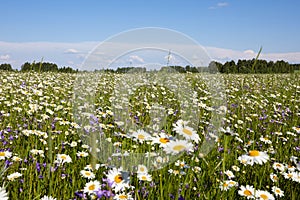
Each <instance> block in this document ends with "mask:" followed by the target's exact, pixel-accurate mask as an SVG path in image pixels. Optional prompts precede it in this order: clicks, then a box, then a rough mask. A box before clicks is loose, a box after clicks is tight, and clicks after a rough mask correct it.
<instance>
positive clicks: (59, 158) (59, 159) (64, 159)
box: [55, 154, 72, 164]
mask: <svg viewBox="0 0 300 200" xmlns="http://www.w3.org/2000/svg"><path fill="white" fill-rule="evenodd" d="M71 162H72V158H71V157H70V156H69V155H66V154H57V155H56V161H55V163H58V164H64V163H71Z"/></svg>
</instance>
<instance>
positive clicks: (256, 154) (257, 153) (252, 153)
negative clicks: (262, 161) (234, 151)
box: [249, 150, 259, 157]
mask: <svg viewBox="0 0 300 200" xmlns="http://www.w3.org/2000/svg"><path fill="white" fill-rule="evenodd" d="M249 155H250V156H251V157H256V156H259V151H257V150H253V151H249Z"/></svg>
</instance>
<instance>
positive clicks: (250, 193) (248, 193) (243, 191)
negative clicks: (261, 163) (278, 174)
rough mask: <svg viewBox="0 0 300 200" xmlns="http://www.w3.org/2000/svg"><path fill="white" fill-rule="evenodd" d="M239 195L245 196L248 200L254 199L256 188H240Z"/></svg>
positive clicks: (248, 186)
mask: <svg viewBox="0 0 300 200" xmlns="http://www.w3.org/2000/svg"><path fill="white" fill-rule="evenodd" d="M238 194H239V195H241V196H243V197H246V198H247V199H254V198H255V197H254V188H253V186H250V185H246V187H245V186H243V185H242V186H241V187H240V190H239V191H238Z"/></svg>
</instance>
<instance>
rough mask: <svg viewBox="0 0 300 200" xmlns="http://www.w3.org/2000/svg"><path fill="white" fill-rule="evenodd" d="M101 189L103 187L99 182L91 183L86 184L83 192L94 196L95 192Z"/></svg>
mask: <svg viewBox="0 0 300 200" xmlns="http://www.w3.org/2000/svg"><path fill="white" fill-rule="evenodd" d="M100 187H101V186H100V182H99V181H90V182H88V183H86V184H85V187H84V189H83V192H84V193H88V194H94V193H95V190H98V189H99V188H100Z"/></svg>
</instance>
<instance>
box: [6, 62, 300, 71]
mask: <svg viewBox="0 0 300 200" xmlns="http://www.w3.org/2000/svg"><path fill="white" fill-rule="evenodd" d="M169 67H170V68H172V69H174V70H176V71H177V72H179V73H186V72H191V73H199V72H208V73H217V72H220V73H227V74H229V73H230V74H232V73H233V74H249V73H261V74H266V73H294V72H295V71H299V70H300V64H289V63H288V62H286V61H283V60H279V61H276V62H273V61H266V60H255V59H252V60H238V62H237V63H236V62H235V61H233V60H232V61H227V62H225V63H224V64H222V63H220V62H216V61H212V62H211V63H210V64H209V66H208V67H193V66H189V65H187V66H185V67H183V66H168V67H162V68H161V69H160V70H167V69H168V68H169ZM0 70H7V71H17V70H14V69H13V68H12V66H11V65H10V64H7V63H4V64H0ZM132 70H134V71H141V72H143V71H146V68H142V67H119V68H117V69H116V70H113V69H102V70H99V71H106V72H111V73H127V72H129V71H132ZM20 71H21V72H26V71H35V72H63V73H77V72H79V71H78V69H76V70H75V69H73V68H71V67H61V68H59V67H58V66H57V65H56V64H55V63H49V62H37V63H35V62H34V63H29V62H26V63H24V64H23V65H22V66H21V70H20ZM96 71H98V70H96Z"/></svg>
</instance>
